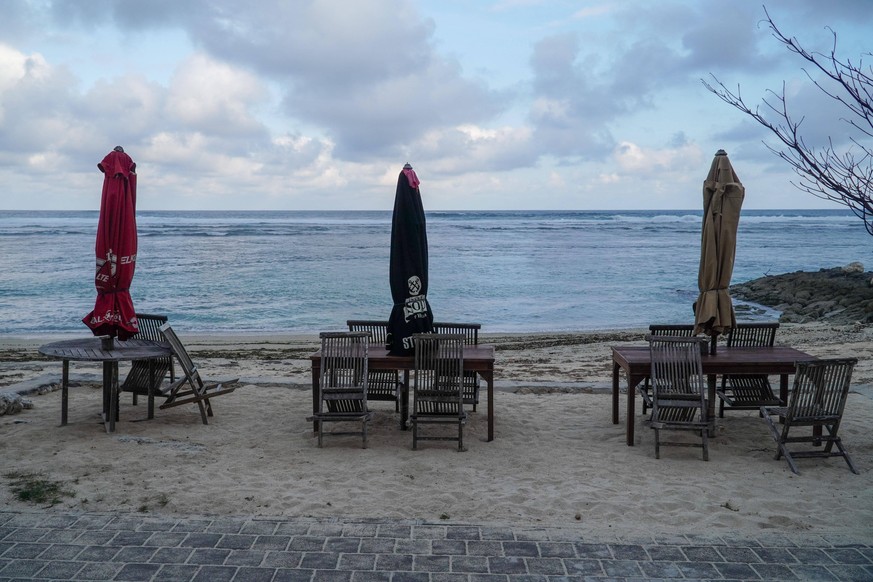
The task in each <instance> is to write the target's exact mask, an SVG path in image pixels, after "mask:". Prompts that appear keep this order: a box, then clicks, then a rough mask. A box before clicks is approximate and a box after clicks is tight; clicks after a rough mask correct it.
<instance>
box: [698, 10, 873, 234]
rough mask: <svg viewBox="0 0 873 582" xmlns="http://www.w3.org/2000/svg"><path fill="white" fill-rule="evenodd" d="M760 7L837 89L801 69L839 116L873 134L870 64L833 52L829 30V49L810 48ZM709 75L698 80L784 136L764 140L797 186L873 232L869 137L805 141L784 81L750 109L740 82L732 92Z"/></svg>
mask: <svg viewBox="0 0 873 582" xmlns="http://www.w3.org/2000/svg"><path fill="white" fill-rule="evenodd" d="M764 12H765V14H767V24H768V25H769V27H770V30H771V33H772V34H773V37H774V38H776V39H777V40H778V41H779V42H781V43H782V44H784V45H785V46H786V48H787V49H788V50H789V51H791V52H793V53H795V54H797V55H799V56H800V57H801V58H803V59H804V60H805V61H807V62H808V63H810V64H812V65H813V66H814V67H815V68H816V69H818V71H820V72H821V73H823V74H824V75H825V76H826V77H828V78H829V79H831V80H832V81H834V83H835V84H836V89H829V88H827V87H825V86H824V85H823V84H822V83H821V82H819V81H818V80H816V79H815V78H813V76H812V75H811V74H810V73H809V71H807V70H806V69H803V71H804V72H805V73H806V75H807V77H809V79H810V81H812V82H813V84H815V86H816V87H818V89H819V90H821V91H822V93H824V94H825V95H827V96H828V97H830V98H831V99H833V100H835V101H836V102H838V103H840V104H841V105H842V106H843V107H845V109H846V110H847V112H848V113H847V117H845V118H841V121H843V122H844V123H846V124H847V125H848V126H851V127H852V128H854V129H855V130H857V131H858V132H860V134H861V135H862V136H866V137H869V138H873V68H871V67H869V66H867V67H866V68H865V66H864V64H863V59H860V60H859V61H858V63H857V64H855V63H852V61H851V60H850V59H846V60H840V59H839V58H838V57H837V53H836V49H837V34H836V33H835V32H834V31H833V30H831V33H832V34H833V36H834V43H833V48H832V49H831V52H830V54H828V55H825V54H822V53H818V52H809V51H807V50H806V49H804V48H803V46H801V44H800V43H799V42H798V40H797V39H796V38H794V37H788V36H786V35H785V34H783V33H782V31H781V30H779V28H778V27H777V26H776V24H775V23H774V22H773V19H772V18H771V17H770V14H769V13H768V12H767V9H766V8H765V9H764ZM868 56H869V54H868ZM710 76H711V77H712V82H711V83H710V82H708V81H707V80H705V79H701V82H702V83H703V85H704V86H705V87H706V88H707V89H708V90H709V91H710V92H711V93H713V94H715V95H716V96H717V97H718V98H719V99H721V100H722V101H724V102H725V103H727V104H729V105H731V106H733V107H735V108H736V109H738V110H739V111H742V112H743V113H745V114H746V115H748V116H750V117H751V118H752V119H754V120H755V121H757V122H758V123H759V124H760V125H762V126H764V127H766V128H767V129H769V130H770V131H771V132H772V133H773V135H775V136H776V137H777V138H778V139H779V141H780V142H782V144H783V146H784V147H782V148H778V149H777V148H775V147H772V146H770V145H769V144H766V143H765V144H764V145H766V146H767V148H768V149H769V150H770V151H771V152H773V153H774V154H776V155H777V156H778V157H780V158H781V159H782V160H784V161H785V162H787V163H788V164H789V165H790V166H791V168H792V169H793V170H794V172H795V174H797V176H798V178H799V180H798V181H797V182H796V183H795V182H792V184H793V185H794V186H795V187H797V188H798V189H800V190H803V191H804V192H807V193H809V194H812V195H813V196H817V197H818V198H822V199H825V200H832V201H834V202H837V203H839V204H842V205H844V206H847V207H848V208H849V209H850V210H851V211H852V212H853V213H854V214H855V216H857V217H858V218H860V219H861V220H863V221H864V227H865V228H866V229H867V232H868V233H869V234H870V235H873V200H871V192H873V188H871V185H873V150H871V146H870V143H869V142H866V141H865V140H861V139H858V138H855V137H853V138H852V139H851V145H850V146H849V147H848V149H847V150H846V151H844V152H838V151H837V150H836V149H835V147H834V143H833V139H831V138H828V143H827V144H826V145H821V146H819V147H813V146H809V145H807V143H806V142H805V141H804V139H803V135H802V133H801V131H800V126H801V125H802V124H803V120H804V119H803V117H801V118H800V119H799V120H797V118H796V117H793V116H792V115H791V114H790V113H789V108H788V100H787V97H786V93H785V83H784V82H783V84H782V91H781V92H780V93H776V92H774V91H769V90H768V91H767V96H765V97H764V98H763V100H762V104H763V106H764V107H762V106H761V105H758V106H755V109H754V110H753V109H752V108H751V107H749V106H748V105H747V104H746V102H745V101H744V100H743V97H742V94H741V93H740V87H739V85H738V86H737V90H736V92H734V91H731V90H730V89H728V88H727V87H726V86H725V85H724V83H722V82H721V81H719V80H718V79H717V78H716V77H715V76H714V75H710Z"/></svg>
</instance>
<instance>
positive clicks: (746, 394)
mask: <svg viewBox="0 0 873 582" xmlns="http://www.w3.org/2000/svg"><path fill="white" fill-rule="evenodd" d="M777 329H779V324H778V323H738V324H737V326H736V327H734V328H732V329H731V330H730V332H728V336H727V345H728V347H773V344H774V343H775V342H776V330H777ZM716 395H717V396H718V399H719V403H718V416H719V417H720V418H724V411H725V406H727V407H728V408H730V409H733V410H759V409H760V408H761V407H762V406H783V405H784V404H785V403H784V402H782V401H781V400H780V399H779V397H777V396H776V395H775V394H774V393H773V388H772V387H771V386H770V380H769V378H768V377H767V376H766V375H765V374H756V375H746V374H743V375H729V374H725V375H724V376H722V378H721V386H720V388H719V389H718V390H716Z"/></svg>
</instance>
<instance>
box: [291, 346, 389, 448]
mask: <svg viewBox="0 0 873 582" xmlns="http://www.w3.org/2000/svg"><path fill="white" fill-rule="evenodd" d="M319 337H320V338H321V374H320V376H319V381H318V412H316V413H315V414H313V415H312V416H310V417H308V418H307V419H306V420H307V421H309V422H312V421H317V423H318V447H319V448H321V446H322V441H323V437H324V425H325V424H326V423H328V422H350V421H359V422H360V423H361V430H360V432H348V431H346V432H331V433H330V434H332V435H350V434H353V435H358V434H359V435H361V437H362V439H363V448H365V449H366V448H367V423H369V422H370V420H372V418H373V413H372V412H371V411H370V410H369V409H368V408H367V392H368V390H367V386H368V381H369V375H368V374H367V350H368V348H369V338H370V334H369V332H365V331H347V332H345V331H343V332H322V333H321V334H319Z"/></svg>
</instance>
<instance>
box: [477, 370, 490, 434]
mask: <svg viewBox="0 0 873 582" xmlns="http://www.w3.org/2000/svg"><path fill="white" fill-rule="evenodd" d="M479 375H480V376H482V379H483V380H485V381H486V382H488V442H489V443H490V442H491V441H493V440H494V373H493V372H491V371H490V370H489V371H487V372H480V373H479Z"/></svg>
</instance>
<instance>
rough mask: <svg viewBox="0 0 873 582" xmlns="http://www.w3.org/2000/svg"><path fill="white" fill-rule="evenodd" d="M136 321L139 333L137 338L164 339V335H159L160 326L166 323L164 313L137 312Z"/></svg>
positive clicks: (158, 340) (155, 340)
mask: <svg viewBox="0 0 873 582" xmlns="http://www.w3.org/2000/svg"><path fill="white" fill-rule="evenodd" d="M136 321H137V325H138V327H139V333H138V334H137V337H139V339H144V340H150V341H153V342H162V341H164V336H163V335H161V326H162V325H164V324H165V323H167V316H166V315H153V314H150V313H137V314H136Z"/></svg>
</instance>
